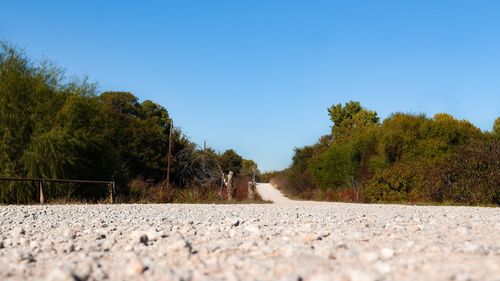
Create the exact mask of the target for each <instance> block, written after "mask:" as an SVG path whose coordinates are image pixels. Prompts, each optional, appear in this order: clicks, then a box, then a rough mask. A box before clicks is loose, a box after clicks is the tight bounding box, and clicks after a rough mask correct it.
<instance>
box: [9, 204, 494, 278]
mask: <svg viewBox="0 0 500 281" xmlns="http://www.w3.org/2000/svg"><path fill="white" fill-rule="evenodd" d="M0 223H1V224H0V280H352V281H355V280H360V281H361V280H425V281H429V280H500V209H499V208H475V207H416V206H399V205H363V204H343V203H316V204H311V203H303V202H296V201H292V202H288V201H287V202H286V204H263V205H171V204H167V205H53V206H0Z"/></svg>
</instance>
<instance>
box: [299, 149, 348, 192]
mask: <svg viewBox="0 0 500 281" xmlns="http://www.w3.org/2000/svg"><path fill="white" fill-rule="evenodd" d="M352 157H353V154H352V148H351V147H350V146H348V145H343V146H332V147H330V148H329V149H327V150H326V151H325V152H324V153H322V154H321V155H320V156H319V157H315V158H313V159H312V160H311V162H310V164H309V169H310V171H311V173H312V175H313V177H314V182H315V184H316V185H317V186H319V187H320V188H323V189H341V188H349V187H352V186H353V184H354V166H353V161H352Z"/></svg>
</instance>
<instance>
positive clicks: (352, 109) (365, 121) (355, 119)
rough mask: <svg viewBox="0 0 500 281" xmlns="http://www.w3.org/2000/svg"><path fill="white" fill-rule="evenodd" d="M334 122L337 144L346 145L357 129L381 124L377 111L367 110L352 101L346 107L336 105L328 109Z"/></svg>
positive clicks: (333, 132) (333, 128)
mask: <svg viewBox="0 0 500 281" xmlns="http://www.w3.org/2000/svg"><path fill="white" fill-rule="evenodd" d="M328 114H329V115H330V120H331V121H332V122H333V126H332V136H333V140H334V141H335V142H337V143H340V144H341V143H345V142H346V141H348V139H349V137H350V136H351V135H352V134H353V132H354V131H355V130H357V129H360V128H364V127H369V126H374V125H377V124H378V123H379V118H378V116H377V113H376V112H375V111H370V110H367V109H366V108H364V107H362V106H361V104H360V103H359V102H357V101H350V102H348V103H346V104H345V105H344V106H343V105H342V104H340V103H339V104H336V105H333V106H331V107H330V108H328Z"/></svg>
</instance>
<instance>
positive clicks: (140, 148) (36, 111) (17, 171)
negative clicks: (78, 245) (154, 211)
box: [0, 43, 244, 202]
mask: <svg viewBox="0 0 500 281" xmlns="http://www.w3.org/2000/svg"><path fill="white" fill-rule="evenodd" d="M171 124H172V122H171V118H170V116H169V114H168V111H167V109H166V108H164V107H163V106H161V105H159V104H156V103H154V102H153V101H149V100H146V101H143V102H139V100H138V98H137V97H135V96H134V95H133V94H132V93H129V92H103V93H100V94H98V93H97V90H96V85H95V84H92V83H89V82H88V81H87V80H86V79H84V80H68V79H66V78H65V76H64V72H63V71H62V70H61V69H59V68H57V67H56V66H54V65H52V64H50V63H46V62H45V63H42V64H40V65H35V64H33V63H31V62H30V61H29V60H28V58H27V57H26V56H25V55H24V54H23V53H22V52H20V51H18V50H16V49H15V48H13V47H11V46H10V45H9V44H7V43H2V44H1V46H0V176H3V177H12V176H15V177H36V178H69V179H92V180H115V181H116V182H117V183H118V186H119V189H118V192H119V193H120V194H123V195H127V194H128V193H129V190H128V183H129V182H130V181H131V180H134V179H142V180H145V181H148V182H160V181H162V180H163V179H164V177H165V172H166V156H167V148H168V140H169V131H170V126H171ZM172 142H173V159H172V177H171V178H172V180H173V184H174V185H175V186H178V187H186V186H189V185H193V184H198V185H199V184H204V183H208V182H212V181H213V179H214V177H221V175H220V169H221V168H220V167H222V169H223V170H224V171H225V172H227V171H229V170H232V171H233V172H235V173H239V172H240V171H241V169H242V163H243V161H244V159H243V158H242V157H241V156H240V155H238V154H237V153H236V152H235V151H234V150H227V151H226V152H224V153H223V154H220V155H219V154H218V153H215V152H213V151H210V150H200V149H198V148H197V146H196V144H194V143H192V142H191V141H189V139H188V138H187V137H186V136H185V135H184V134H183V133H182V132H181V131H180V130H179V129H175V130H174V134H173V139H172ZM207 179H210V180H207ZM20 185H26V184H24V183H9V184H7V186H6V187H5V183H3V185H2V187H4V188H3V189H2V193H1V194H3V195H0V202H13V200H14V199H12V198H11V197H9V196H10V195H9V194H13V190H16V189H15V188H17V187H19V186H20ZM26 190H27V191H26V192H24V193H22V194H18V197H17V199H16V200H18V201H24V202H29V201H30V200H32V199H33V198H34V196H35V194H34V193H35V191H34V189H33V188H31V189H26ZM86 190H90V191H89V192H90V193H89V192H83V191H82V192H80V194H77V196H80V197H85V198H95V197H99V196H103V194H102V190H103V189H100V190H99V189H92V188H87V189H86Z"/></svg>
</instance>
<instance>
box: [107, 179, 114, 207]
mask: <svg viewBox="0 0 500 281" xmlns="http://www.w3.org/2000/svg"><path fill="white" fill-rule="evenodd" d="M108 187H109V202H110V203H111V204H113V203H115V198H114V193H115V182H111V183H109V184H108Z"/></svg>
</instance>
